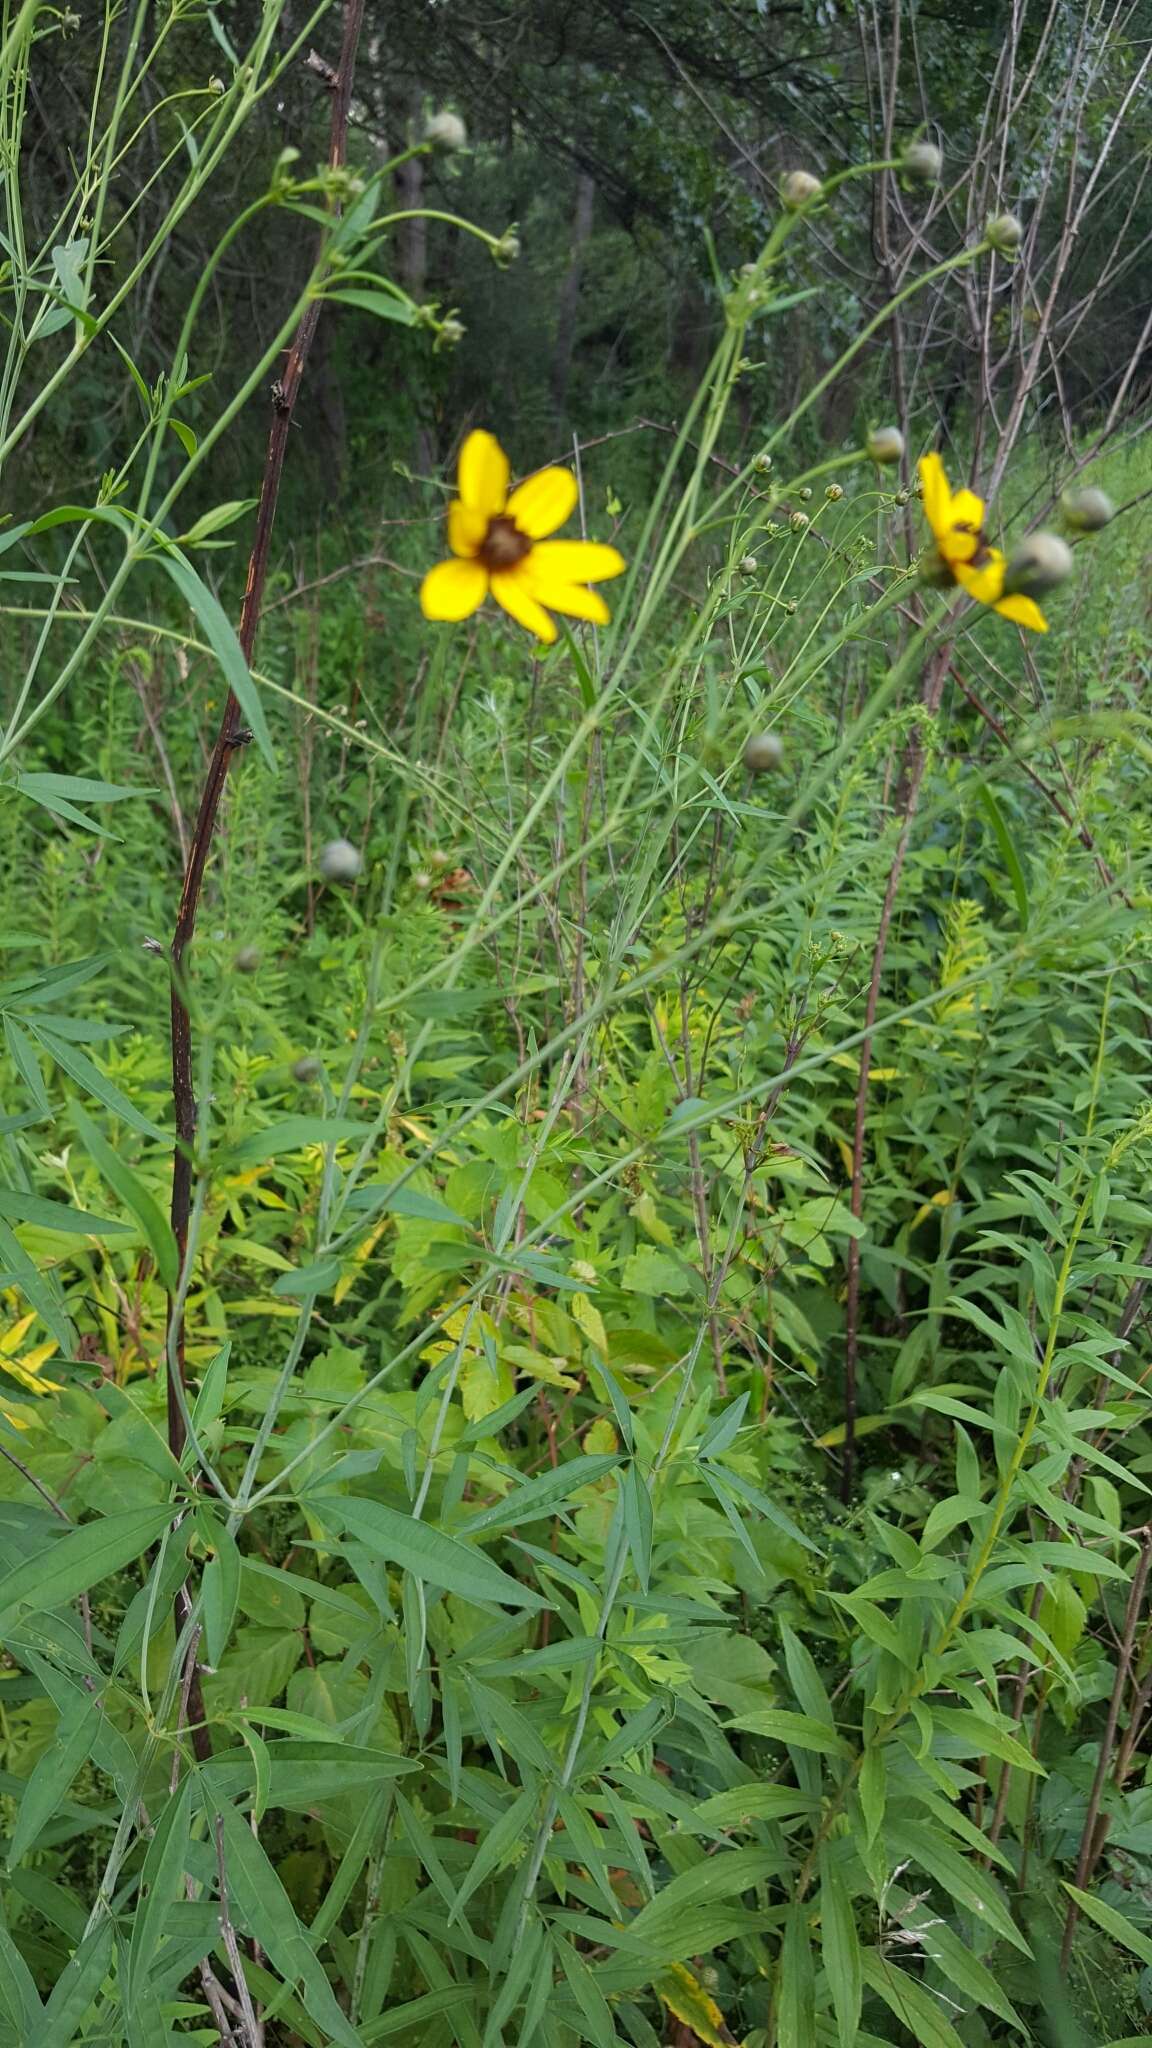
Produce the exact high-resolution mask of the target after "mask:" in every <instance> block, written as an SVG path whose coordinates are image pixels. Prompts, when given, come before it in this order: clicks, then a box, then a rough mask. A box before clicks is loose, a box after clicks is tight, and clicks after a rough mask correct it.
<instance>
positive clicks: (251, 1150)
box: [226, 1116, 371, 1170]
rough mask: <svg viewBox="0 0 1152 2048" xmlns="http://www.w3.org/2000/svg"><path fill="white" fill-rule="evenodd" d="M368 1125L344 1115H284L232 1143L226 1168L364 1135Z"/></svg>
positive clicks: (256, 1163) (260, 1164) (367, 1134)
mask: <svg viewBox="0 0 1152 2048" xmlns="http://www.w3.org/2000/svg"><path fill="white" fill-rule="evenodd" d="M370 1130H371V1126H370V1125H368V1124H362V1123H355V1122H354V1121H353V1120H352V1118H351V1117H346V1116H330V1117H323V1116H286V1117H282V1118H281V1119H280V1121H279V1123H275V1124H270V1125H269V1126H268V1129H267V1130H265V1131H253V1132H252V1133H251V1134H250V1135H249V1136H248V1137H247V1138H241V1140H240V1142H239V1144H237V1145H233V1146H232V1147H231V1148H230V1150H229V1151H228V1153H227V1155H226V1158H227V1163H228V1167H229V1169H233V1170H234V1169H237V1168H241V1167H246V1166H262V1165H263V1164H264V1161H265V1160H266V1159H275V1158H276V1156H277V1154H278V1153H281V1152H302V1151H303V1150H304V1149H305V1147H306V1146H308V1145H337V1144H341V1143H343V1142H344V1141H345V1140H346V1139H364V1138H366V1137H368V1136H369V1134H370Z"/></svg>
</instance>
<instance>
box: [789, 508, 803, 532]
mask: <svg viewBox="0 0 1152 2048" xmlns="http://www.w3.org/2000/svg"><path fill="white" fill-rule="evenodd" d="M788 524H789V526H790V527H791V528H792V531H793V533H803V532H804V530H805V528H806V526H807V525H808V514H807V513H806V512H794V513H793V514H792V517H791V519H790V520H789V521H788Z"/></svg>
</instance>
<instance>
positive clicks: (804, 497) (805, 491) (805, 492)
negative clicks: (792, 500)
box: [796, 484, 812, 505]
mask: <svg viewBox="0 0 1152 2048" xmlns="http://www.w3.org/2000/svg"><path fill="white" fill-rule="evenodd" d="M796 496H797V497H798V498H799V500H800V503H801V504H802V505H807V503H808V502H809V499H810V498H811V496H812V486H811V484H804V485H803V487H802V488H801V489H800V490H798V491H797V493H796Z"/></svg>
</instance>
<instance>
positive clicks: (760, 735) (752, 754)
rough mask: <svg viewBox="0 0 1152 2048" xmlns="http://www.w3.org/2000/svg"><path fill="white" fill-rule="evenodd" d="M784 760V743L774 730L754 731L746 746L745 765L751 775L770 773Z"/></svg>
mask: <svg viewBox="0 0 1152 2048" xmlns="http://www.w3.org/2000/svg"><path fill="white" fill-rule="evenodd" d="M783 760H784V745H783V741H782V740H780V739H779V737H778V736H777V734H776V733H774V732H754V733H753V734H752V737H751V739H750V740H747V741H746V742H745V746H744V766H745V767H746V768H747V770H748V773H749V774H750V775H770V774H771V773H772V771H773V769H775V768H779V767H780V766H781V764H782V762H783Z"/></svg>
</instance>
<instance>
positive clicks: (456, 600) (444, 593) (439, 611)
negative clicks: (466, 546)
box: [420, 562, 488, 619]
mask: <svg viewBox="0 0 1152 2048" xmlns="http://www.w3.org/2000/svg"><path fill="white" fill-rule="evenodd" d="M487 594H488V572H487V570H486V569H485V568H484V567H483V565H482V564H481V563H480V562H437V564H436V567H435V568H434V569H429V571H428V574H427V575H426V577H425V578H424V581H423V583H422V584H421V585H420V609H421V611H422V612H423V614H424V617H425V618H426V619H466V618H468V617H469V615H470V614H471V613H472V612H474V611H478V610H479V608H480V606H481V605H482V604H483V602H484V599H485V597H486V596H487Z"/></svg>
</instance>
